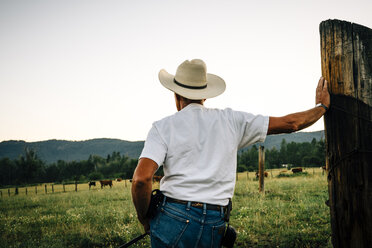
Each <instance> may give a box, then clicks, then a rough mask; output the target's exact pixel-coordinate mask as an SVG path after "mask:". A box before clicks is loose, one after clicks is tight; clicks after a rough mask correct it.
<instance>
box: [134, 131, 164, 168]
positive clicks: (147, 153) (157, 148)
mask: <svg viewBox="0 0 372 248" xmlns="http://www.w3.org/2000/svg"><path fill="white" fill-rule="evenodd" d="M166 154H167V146H166V144H165V143H164V142H163V139H162V138H161V136H160V134H159V132H158V130H157V128H156V126H155V125H154V124H153V125H152V128H151V129H150V131H149V133H148V135H147V138H146V141H145V145H144V147H143V150H142V153H141V155H140V157H139V158H140V159H141V158H149V159H151V160H153V161H154V162H155V163H157V165H158V167H160V166H161V165H162V164H163V163H164V160H165V157H166Z"/></svg>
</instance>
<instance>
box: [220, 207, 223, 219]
mask: <svg viewBox="0 0 372 248" xmlns="http://www.w3.org/2000/svg"><path fill="white" fill-rule="evenodd" d="M220 212H221V218H222V217H223V206H220Z"/></svg>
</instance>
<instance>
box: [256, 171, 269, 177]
mask: <svg viewBox="0 0 372 248" xmlns="http://www.w3.org/2000/svg"><path fill="white" fill-rule="evenodd" d="M264 176H265V177H268V176H269V173H267V171H265V172H264ZM258 177H259V174H258V172H256V178H258Z"/></svg>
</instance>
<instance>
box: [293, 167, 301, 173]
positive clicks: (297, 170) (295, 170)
mask: <svg viewBox="0 0 372 248" xmlns="http://www.w3.org/2000/svg"><path fill="white" fill-rule="evenodd" d="M292 172H293V173H299V172H302V168H293V169H292Z"/></svg>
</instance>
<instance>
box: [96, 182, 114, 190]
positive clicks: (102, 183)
mask: <svg viewBox="0 0 372 248" xmlns="http://www.w3.org/2000/svg"><path fill="white" fill-rule="evenodd" d="M99 182H100V184H101V189H103V186H106V185H109V186H110V188H111V187H112V180H102V181H99Z"/></svg>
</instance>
